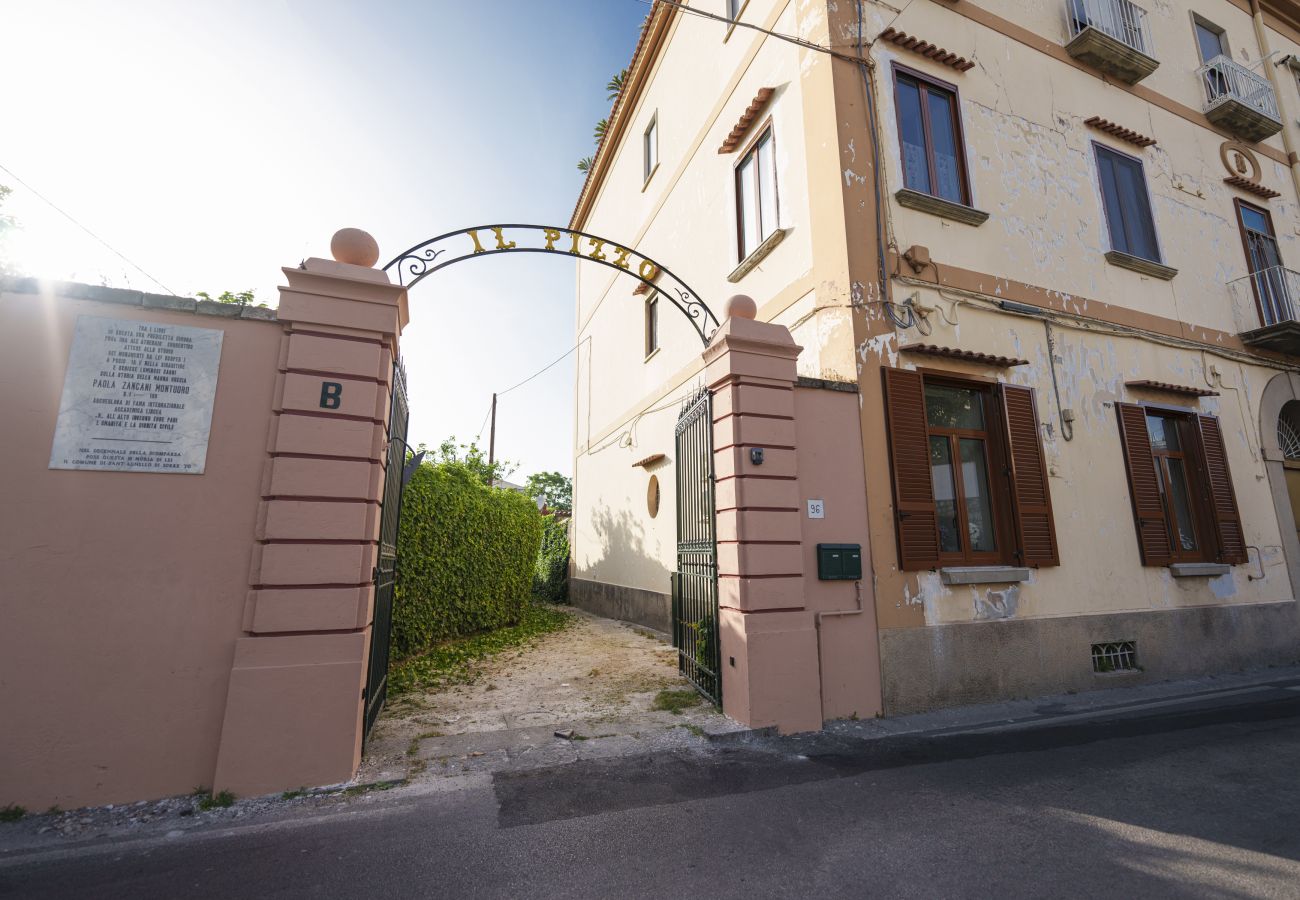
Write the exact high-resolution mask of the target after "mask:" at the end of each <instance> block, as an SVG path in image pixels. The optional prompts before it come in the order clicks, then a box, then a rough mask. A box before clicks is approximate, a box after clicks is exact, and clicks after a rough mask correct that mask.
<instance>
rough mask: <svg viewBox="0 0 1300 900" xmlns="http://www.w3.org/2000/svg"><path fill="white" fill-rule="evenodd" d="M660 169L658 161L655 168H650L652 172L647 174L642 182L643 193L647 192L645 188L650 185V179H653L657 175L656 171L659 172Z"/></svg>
mask: <svg viewBox="0 0 1300 900" xmlns="http://www.w3.org/2000/svg"><path fill="white" fill-rule="evenodd" d="M658 171H659V163H658V162H656V163H655V165H654V168H653V169H651V170H650V174H649V175H647V176H646V177H645V181H643V182H642V183H641V193H643V194H644V193H645V189H646V188H648V187H650V181H651V179H653V178H654V177H655V172H658Z"/></svg>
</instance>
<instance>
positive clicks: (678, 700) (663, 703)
mask: <svg viewBox="0 0 1300 900" xmlns="http://www.w3.org/2000/svg"><path fill="white" fill-rule="evenodd" d="M703 699H704V698H703V697H701V696H700V695H699V692H697V691H696V690H694V689H693V688H682V689H681V690H676V691H674V690H664V691H660V692H659V693H658V694H656V695H655V702H654V703H653V704H652V705H651V706H650V708H651V709H661V710H664V711H665V712H670V713H674V714H676V715H681V713H682V710H684V709H690V708H691V707H692V706H699V705H700V702H701V701H702V700H703Z"/></svg>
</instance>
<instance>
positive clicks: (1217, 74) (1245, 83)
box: [1197, 56, 1282, 125]
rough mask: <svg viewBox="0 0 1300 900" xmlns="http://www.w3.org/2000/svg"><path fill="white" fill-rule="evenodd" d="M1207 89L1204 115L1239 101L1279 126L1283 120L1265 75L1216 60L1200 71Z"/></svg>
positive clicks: (1228, 62) (1222, 57) (1231, 61)
mask: <svg viewBox="0 0 1300 900" xmlns="http://www.w3.org/2000/svg"><path fill="white" fill-rule="evenodd" d="M1197 74H1198V75H1200V76H1201V83H1202V84H1204V85H1205V111H1206V112H1209V111H1210V110H1212V109H1214V108H1215V107H1216V106H1219V105H1221V104H1224V103H1228V102H1230V101H1233V100H1235V101H1237V102H1238V103H1240V104H1242V105H1243V106H1248V107H1250V108H1251V109H1253V110H1255V111H1256V112H1258V113H1260V114H1261V115H1264V116H1267V117H1268V118H1270V119H1272V120H1273V121H1274V122H1277V123H1278V124H1279V125H1280V124H1282V117H1281V116H1280V115H1279V114H1278V111H1277V96H1276V95H1275V94H1274V93H1273V85H1271V84H1270V83H1269V81H1268V79H1267V78H1265V77H1264V76H1263V75H1257V74H1256V73H1254V72H1252V71H1250V69H1247V68H1246V67H1245V66H1243V65H1242V64H1241V63H1239V62H1236V61H1235V60H1232V59H1229V58H1228V57H1226V56H1216V57H1214V59H1212V60H1210V61H1209V62H1207V63H1206V64H1205V65H1203V66H1201V68H1200V69H1199V70H1197Z"/></svg>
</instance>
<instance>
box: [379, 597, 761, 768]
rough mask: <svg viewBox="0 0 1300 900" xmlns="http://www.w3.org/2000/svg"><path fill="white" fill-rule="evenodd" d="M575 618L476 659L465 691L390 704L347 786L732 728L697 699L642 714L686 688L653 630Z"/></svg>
mask: <svg viewBox="0 0 1300 900" xmlns="http://www.w3.org/2000/svg"><path fill="white" fill-rule="evenodd" d="M573 616H574V621H573V622H572V624H570V625H569V626H568V627H567V628H565V629H563V630H561V631H558V632H555V633H552V634H549V635H546V636H544V637H542V638H541V639H540V640H538V641H537V643H535V644H534V645H533V646H531V647H525V648H521V649H517V650H508V651H505V652H504V653H501V654H499V655H497V656H495V657H492V658H490V659H488V660H485V661H484V662H482V663H479V664H478V668H479V672H480V674H479V676H478V678H477V679H476V680H475V681H474V682H473V683H471V684H467V685H455V686H452V687H448V688H445V689H443V690H440V691H437V692H429V693H411V694H406V695H403V696H401V697H398V698H396V699H394V700H392V701H390V703H389V705H388V707H387V708H386V709H385V710H384V713H383V715H381V716H380V719H379V721H378V722H377V723H376V724H375V728H374V730H373V731H372V732H371V734H370V738H369V740H368V741H367V744H366V755H365V759H364V760H363V761H362V764H361V771H360V772H359V773H358V775H357V780H358V781H360V782H362V783H365V782H369V781H380V780H384V779H385V778H396V777H408V778H412V779H418V778H422V777H433V778H436V777H439V776H446V775H465V774H471V773H475V772H493V771H500V770H504V769H520V768H534V767H538V766H549V765H556V764H560V763H564V762H571V761H576V760H579V759H585V758H595V757H607V756H621V755H626V754H633V753H646V752H652V751H654V750H656V749H669V748H676V747H682V746H690V745H693V744H703V743H705V740H706V738H705V735H707V734H722V733H726V732H730V731H737V730H740V729H741V726H740V725H738V724H737V723H735V722H733V721H731V720H730V719H728V718H726V717H725V716H723V715H722V714H721V713H720V712H719V711H717V710H716V709H715V708H714V707H713V706H712V705H710V704H709V703H707V702H706V701H701V702H699V703H697V704H695V705H693V706H690V707H688V708H686V709H683V710H681V712H679V713H673V712H668V711H662V710H654V709H652V708H651V707H652V706H653V705H654V703H655V699H656V697H657V696H658V695H659V693H660V692H661V691H664V690H671V691H685V690H690V689H691V685H690V683H689V682H687V681H686V679H685V678H683V677H682V676H681V675H680V674H678V672H677V651H675V650H674V649H673V648H672V647H671V646H670V645H669V644H668V643H666V642H665V641H664V639H663V636H662V635H659V634H657V633H655V632H651V631H648V630H645V629H642V628H639V627H636V626H633V625H629V624H627V623H625V622H617V621H614V620H612V619H602V618H599V617H597V616H593V615H591V614H589V613H585V612H582V611H581V610H574V612H573ZM557 732H559V733H561V734H563V735H564V736H563V737H560V736H557Z"/></svg>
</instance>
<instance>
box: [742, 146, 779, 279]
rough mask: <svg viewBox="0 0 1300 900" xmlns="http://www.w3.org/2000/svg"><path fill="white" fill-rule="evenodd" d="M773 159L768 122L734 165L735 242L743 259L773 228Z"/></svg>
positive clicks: (775, 203)
mask: <svg viewBox="0 0 1300 900" xmlns="http://www.w3.org/2000/svg"><path fill="white" fill-rule="evenodd" d="M776 220H777V197H776V159H775V156H774V147H773V142H772V126H771V125H770V124H769V125H768V126H767V127H766V128H764V129H763V132H762V134H761V135H760V136H759V138H758V140H756V141H755V142H754V144H753V146H751V147H750V148H749V151H748V152H747V153H746V154H745V155H744V156H743V157H742V158H741V160H740V164H739V165H737V166H736V246H737V249H738V251H739V256H740V260H741V261H742V262H743V261H744V260H745V259H746V258H747V257H748V256H749V255H750V254H751V253H753V252H754V251H755V250H757V249H758V247H759V245H760V244H762V243H763V241H765V240H766V239H767V238H768V237H770V236H771V235H772V232H774V231H776Z"/></svg>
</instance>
